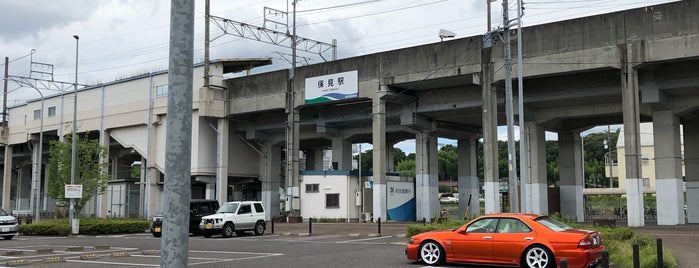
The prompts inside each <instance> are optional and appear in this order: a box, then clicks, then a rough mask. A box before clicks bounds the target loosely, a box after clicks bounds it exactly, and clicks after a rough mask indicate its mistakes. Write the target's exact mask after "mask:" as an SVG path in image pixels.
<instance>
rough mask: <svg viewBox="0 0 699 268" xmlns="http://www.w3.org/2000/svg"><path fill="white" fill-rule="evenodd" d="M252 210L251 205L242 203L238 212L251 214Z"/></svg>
mask: <svg viewBox="0 0 699 268" xmlns="http://www.w3.org/2000/svg"><path fill="white" fill-rule="evenodd" d="M251 212H252V208H250V205H242V206H240V209H238V214H249V213H251Z"/></svg>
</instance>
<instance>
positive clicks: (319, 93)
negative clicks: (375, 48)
mask: <svg viewBox="0 0 699 268" xmlns="http://www.w3.org/2000/svg"><path fill="white" fill-rule="evenodd" d="M358 96H359V75H358V72H357V70H354V71H349V72H343V73H335V74H329V75H323V76H316V77H309V78H306V88H305V104H314V103H323V102H329V101H337V100H344V99H352V98H356V97H358Z"/></svg>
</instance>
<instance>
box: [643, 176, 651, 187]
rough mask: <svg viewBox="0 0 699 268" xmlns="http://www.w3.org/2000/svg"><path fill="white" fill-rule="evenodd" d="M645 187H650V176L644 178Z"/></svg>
mask: <svg viewBox="0 0 699 268" xmlns="http://www.w3.org/2000/svg"><path fill="white" fill-rule="evenodd" d="M643 188H650V178H643Z"/></svg>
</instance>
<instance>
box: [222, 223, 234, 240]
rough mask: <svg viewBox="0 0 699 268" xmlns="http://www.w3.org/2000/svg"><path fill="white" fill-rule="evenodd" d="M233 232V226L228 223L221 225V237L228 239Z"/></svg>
mask: <svg viewBox="0 0 699 268" xmlns="http://www.w3.org/2000/svg"><path fill="white" fill-rule="evenodd" d="M234 231H235V230H234V229H233V224H232V223H230V222H227V223H226V224H224V225H223V230H222V231H221V234H222V235H223V237H225V238H228V237H231V236H233V232H234Z"/></svg>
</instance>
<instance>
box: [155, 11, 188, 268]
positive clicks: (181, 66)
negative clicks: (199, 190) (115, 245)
mask: <svg viewBox="0 0 699 268" xmlns="http://www.w3.org/2000/svg"><path fill="white" fill-rule="evenodd" d="M193 59H194V1H190V0H171V5H170V55H169V68H168V69H169V71H168V84H169V92H168V94H167V103H168V105H167V125H166V128H165V131H166V136H165V186H164V189H163V192H164V193H163V195H164V197H163V203H164V206H163V238H162V241H161V246H160V247H161V249H162V252H161V254H160V255H161V257H160V267H173V268H184V267H187V261H188V255H189V228H188V226H189V224H190V223H189V202H190V199H191V198H192V184H191V172H192V170H191V168H192V165H191V164H192V159H191V153H192V75H193V74H192V70H193V66H192V62H193Z"/></svg>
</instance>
